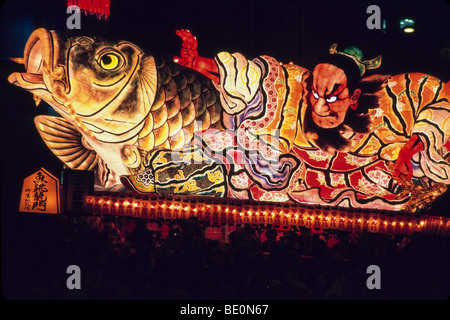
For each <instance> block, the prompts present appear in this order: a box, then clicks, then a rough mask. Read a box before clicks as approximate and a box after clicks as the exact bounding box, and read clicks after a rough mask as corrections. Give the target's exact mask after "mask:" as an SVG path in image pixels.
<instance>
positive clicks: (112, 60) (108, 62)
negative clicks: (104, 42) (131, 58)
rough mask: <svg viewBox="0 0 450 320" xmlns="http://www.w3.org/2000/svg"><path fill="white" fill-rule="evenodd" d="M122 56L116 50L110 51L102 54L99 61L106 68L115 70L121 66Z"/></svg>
mask: <svg viewBox="0 0 450 320" xmlns="http://www.w3.org/2000/svg"><path fill="white" fill-rule="evenodd" d="M122 60H123V59H122V57H121V56H120V55H119V54H117V53H115V52H108V53H105V54H103V55H101V56H100V57H99V58H98V60H97V62H98V64H99V65H100V66H101V67H102V68H103V69H105V70H108V71H114V70H116V69H118V68H120V67H121V65H122Z"/></svg>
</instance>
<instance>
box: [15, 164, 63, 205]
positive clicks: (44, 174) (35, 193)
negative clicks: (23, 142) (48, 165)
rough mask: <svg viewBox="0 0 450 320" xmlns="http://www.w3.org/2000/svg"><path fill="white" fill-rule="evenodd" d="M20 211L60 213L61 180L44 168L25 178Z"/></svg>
mask: <svg viewBox="0 0 450 320" xmlns="http://www.w3.org/2000/svg"><path fill="white" fill-rule="evenodd" d="M19 211H21V212H39V213H60V196H59V180H58V179H57V178H55V177H54V176H53V175H52V174H51V173H49V172H48V171H47V170H45V169H44V168H41V169H40V170H38V171H36V172H35V173H33V174H32V175H30V176H28V177H27V178H25V179H24V181H23V187H22V196H21V198H20V205H19Z"/></svg>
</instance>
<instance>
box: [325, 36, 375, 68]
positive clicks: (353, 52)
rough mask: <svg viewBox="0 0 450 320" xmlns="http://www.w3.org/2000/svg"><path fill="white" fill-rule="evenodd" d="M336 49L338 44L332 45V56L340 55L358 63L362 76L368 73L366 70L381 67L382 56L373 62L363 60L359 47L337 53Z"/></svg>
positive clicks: (351, 47)
mask: <svg viewBox="0 0 450 320" xmlns="http://www.w3.org/2000/svg"><path fill="white" fill-rule="evenodd" d="M336 49H337V43H335V44H333V45H331V47H330V49H329V50H330V54H340V55H344V56H346V57H348V58H350V59H352V60H353V61H354V62H355V63H356V65H357V67H358V69H359V73H360V75H361V76H362V75H363V74H364V73H365V72H366V70H368V69H369V70H371V69H376V68H378V67H379V66H380V65H381V55H379V56H378V57H376V58H374V59H372V60H363V53H362V51H361V50H360V49H359V48H357V47H354V46H350V47H347V48H345V49H344V50H343V51H342V52H341V51H337V50H336Z"/></svg>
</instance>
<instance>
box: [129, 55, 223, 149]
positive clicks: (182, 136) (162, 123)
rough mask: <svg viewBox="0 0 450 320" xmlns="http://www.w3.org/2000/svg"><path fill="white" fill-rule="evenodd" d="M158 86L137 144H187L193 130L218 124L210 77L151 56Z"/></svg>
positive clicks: (151, 146)
mask: <svg viewBox="0 0 450 320" xmlns="http://www.w3.org/2000/svg"><path fill="white" fill-rule="evenodd" d="M155 61H156V67H157V73H158V89H157V93H156V96H155V100H154V102H153V104H152V107H151V111H150V114H149V116H148V118H147V120H146V123H145V126H144V128H143V129H142V131H141V132H140V134H139V140H138V144H139V147H140V148H141V149H143V150H145V151H147V152H148V151H151V150H154V149H171V150H177V149H181V148H183V147H184V146H186V145H188V144H189V143H190V141H191V140H192V137H193V135H194V132H195V131H198V130H206V129H209V128H221V124H220V113H221V110H222V108H221V105H220V100H219V95H218V93H217V91H216V89H215V88H214V85H213V84H212V83H211V81H210V80H209V79H207V78H205V77H203V76H202V75H199V74H198V73H196V72H195V71H192V70H190V69H187V68H184V67H181V66H179V65H177V64H175V63H172V62H169V63H167V62H166V61H165V60H164V59H163V58H155Z"/></svg>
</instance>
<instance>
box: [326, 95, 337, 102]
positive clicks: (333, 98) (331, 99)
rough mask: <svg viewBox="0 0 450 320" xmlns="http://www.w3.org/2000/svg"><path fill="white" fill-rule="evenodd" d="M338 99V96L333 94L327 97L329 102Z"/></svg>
mask: <svg viewBox="0 0 450 320" xmlns="http://www.w3.org/2000/svg"><path fill="white" fill-rule="evenodd" d="M336 100H337V96H332V97H329V98H327V102H329V103H332V102H335V101H336Z"/></svg>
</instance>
